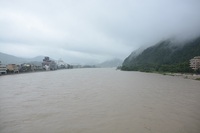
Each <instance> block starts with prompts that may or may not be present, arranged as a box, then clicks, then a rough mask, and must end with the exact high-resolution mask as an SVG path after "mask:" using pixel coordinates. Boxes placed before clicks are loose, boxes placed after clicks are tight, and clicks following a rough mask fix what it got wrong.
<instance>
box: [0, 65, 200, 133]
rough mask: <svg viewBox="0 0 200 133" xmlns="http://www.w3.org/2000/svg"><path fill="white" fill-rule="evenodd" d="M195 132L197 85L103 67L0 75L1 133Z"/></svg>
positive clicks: (199, 117)
mask: <svg viewBox="0 0 200 133" xmlns="http://www.w3.org/2000/svg"><path fill="white" fill-rule="evenodd" d="M199 132H200V82H199V81H195V80H190V79H184V78H181V77H173V76H164V75H160V74H152V73H141V72H125V71H117V70H115V69H104V68H95V69H70V70H59V71H49V72H37V73H27V74H16V75H7V76H0V133H199Z"/></svg>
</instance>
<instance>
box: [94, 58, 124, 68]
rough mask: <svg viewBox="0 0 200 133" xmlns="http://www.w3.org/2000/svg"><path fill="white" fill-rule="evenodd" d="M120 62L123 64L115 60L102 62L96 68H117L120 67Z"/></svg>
mask: <svg viewBox="0 0 200 133" xmlns="http://www.w3.org/2000/svg"><path fill="white" fill-rule="evenodd" d="M122 62H123V61H122V60H120V59H117V58H115V59H112V60H107V61H105V62H102V63H100V64H98V65H97V66H98V67H118V66H121V65H122Z"/></svg>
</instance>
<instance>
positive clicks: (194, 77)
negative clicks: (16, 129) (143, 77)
mask: <svg viewBox="0 0 200 133" xmlns="http://www.w3.org/2000/svg"><path fill="white" fill-rule="evenodd" d="M161 74H163V75H168V76H177V77H182V78H185V79H192V80H200V75H199V74H192V73H161Z"/></svg>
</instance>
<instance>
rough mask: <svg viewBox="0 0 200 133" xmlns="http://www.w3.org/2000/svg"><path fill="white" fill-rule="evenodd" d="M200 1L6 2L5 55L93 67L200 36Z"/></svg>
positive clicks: (0, 12)
mask: <svg viewBox="0 0 200 133" xmlns="http://www.w3.org/2000/svg"><path fill="white" fill-rule="evenodd" d="M199 7H200V1H199V0H48V1H46V0H0V52H3V53H7V54H12V55H15V56H19V57H35V56H39V55H47V56H50V57H51V58H54V59H60V58H61V59H63V60H64V61H66V62H68V63H80V64H93V63H99V62H102V61H105V60H108V59H112V58H120V59H124V58H126V57H127V56H128V55H129V54H130V53H131V52H132V51H133V50H135V49H138V48H140V47H143V46H149V45H153V44H154V43H156V42H158V41H160V40H162V39H166V38H169V37H176V38H181V39H188V38H192V37H196V36H198V35H200V8H199Z"/></svg>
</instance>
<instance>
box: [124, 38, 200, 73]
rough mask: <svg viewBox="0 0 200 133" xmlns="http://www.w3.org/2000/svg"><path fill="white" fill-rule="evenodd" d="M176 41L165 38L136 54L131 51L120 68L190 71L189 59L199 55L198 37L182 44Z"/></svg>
mask: <svg viewBox="0 0 200 133" xmlns="http://www.w3.org/2000/svg"><path fill="white" fill-rule="evenodd" d="M176 43H177V42H176ZM176 43H175V42H173V41H171V40H165V41H162V42H160V43H158V44H156V45H154V46H151V47H149V48H147V49H145V50H144V51H143V52H142V53H140V54H139V55H137V56H135V55H134V53H135V52H133V53H132V54H131V55H130V56H129V57H127V58H126V59H125V60H124V62H123V65H122V70H128V71H145V72H151V71H159V72H192V69H190V67H189V60H190V59H191V58H193V57H194V56H199V55H200V37H198V38H196V39H194V40H192V41H188V42H185V43H184V44H176Z"/></svg>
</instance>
